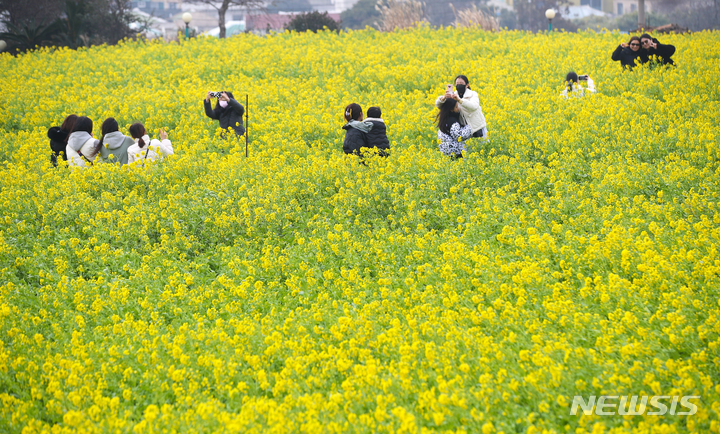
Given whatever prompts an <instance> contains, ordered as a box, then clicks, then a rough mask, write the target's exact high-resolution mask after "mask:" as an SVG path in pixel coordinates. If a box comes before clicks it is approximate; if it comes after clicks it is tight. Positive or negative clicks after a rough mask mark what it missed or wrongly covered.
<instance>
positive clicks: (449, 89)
mask: <svg viewBox="0 0 720 434" xmlns="http://www.w3.org/2000/svg"><path fill="white" fill-rule="evenodd" d="M445 92H447V93H452V84H448V85H447V88H446V89H445Z"/></svg>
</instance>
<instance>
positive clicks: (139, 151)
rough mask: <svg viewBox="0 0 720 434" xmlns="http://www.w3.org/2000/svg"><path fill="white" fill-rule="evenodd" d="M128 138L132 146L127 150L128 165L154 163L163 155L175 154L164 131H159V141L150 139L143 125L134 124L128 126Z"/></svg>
mask: <svg viewBox="0 0 720 434" xmlns="http://www.w3.org/2000/svg"><path fill="white" fill-rule="evenodd" d="M130 137H132V138H133V142H134V143H133V144H132V145H131V146H130V147H129V148H128V150H127V155H128V160H127V162H128V164H132V163H134V162H136V161H142V162H143V164H144V163H145V162H146V161H148V160H149V161H154V160H157V159H158V158H160V157H162V156H164V155H172V154H174V153H175V150H174V149H173V146H172V143H171V142H170V140H168V138H167V133H166V132H165V130H164V129H160V140H158V139H152V140H150V136H148V133H147V131H146V130H145V125H143V124H141V123H139V122H136V123H134V124H132V125H130Z"/></svg>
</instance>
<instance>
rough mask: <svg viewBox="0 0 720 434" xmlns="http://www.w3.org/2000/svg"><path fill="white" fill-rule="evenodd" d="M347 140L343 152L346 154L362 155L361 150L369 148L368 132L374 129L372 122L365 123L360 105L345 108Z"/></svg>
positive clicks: (344, 127) (350, 105) (344, 126)
mask: <svg viewBox="0 0 720 434" xmlns="http://www.w3.org/2000/svg"><path fill="white" fill-rule="evenodd" d="M345 120H346V121H347V123H346V124H345V125H343V130H345V140H344V141H343V151H345V153H346V154H356V155H360V149H361V148H369V147H370V142H369V140H368V132H369V131H370V130H371V129H372V128H373V124H372V123H371V122H363V111H362V107H360V104H355V103H352V104H349V105H348V106H347V107H345Z"/></svg>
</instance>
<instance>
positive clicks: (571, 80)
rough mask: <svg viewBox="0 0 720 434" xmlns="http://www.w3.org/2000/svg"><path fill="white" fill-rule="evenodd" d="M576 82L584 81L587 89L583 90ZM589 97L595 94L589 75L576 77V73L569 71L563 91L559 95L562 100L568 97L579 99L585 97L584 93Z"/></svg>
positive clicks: (593, 83)
mask: <svg viewBox="0 0 720 434" xmlns="http://www.w3.org/2000/svg"><path fill="white" fill-rule="evenodd" d="M578 80H582V81H586V82H587V87H586V88H583V87H582V85H581V84H580V82H579V81H578ZM586 92H587V93H588V94H590V95H592V94H594V93H595V92H597V90H596V89H595V82H594V81H593V79H592V78H590V76H589V75H587V74H586V75H577V73H576V72H574V71H570V72H568V73H567V75H566V76H565V89H564V90H563V91H562V93H561V95H562V96H563V98H569V97H570V96H575V97H581V96H585V93H586Z"/></svg>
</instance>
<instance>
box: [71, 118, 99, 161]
mask: <svg viewBox="0 0 720 434" xmlns="http://www.w3.org/2000/svg"><path fill="white" fill-rule="evenodd" d="M92 131H93V121H92V119H90V118H89V117H87V116H80V117H79V118H77V120H76V121H75V125H74V126H73V130H72V133H70V136H69V137H68V141H67V146H66V147H65V155H67V159H68V165H69V166H70V167H88V166H92V165H93V162H94V161H95V158H96V157H97V155H98V151H99V150H100V146H99V145H100V141H99V140H96V139H95V138H94V137H93V136H92Z"/></svg>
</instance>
